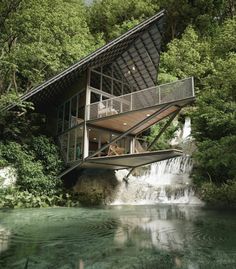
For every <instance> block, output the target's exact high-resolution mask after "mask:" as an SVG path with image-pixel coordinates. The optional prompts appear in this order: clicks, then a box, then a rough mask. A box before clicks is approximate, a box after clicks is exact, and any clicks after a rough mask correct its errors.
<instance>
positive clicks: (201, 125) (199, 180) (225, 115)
mask: <svg viewBox="0 0 236 269" xmlns="http://www.w3.org/2000/svg"><path fill="white" fill-rule="evenodd" d="M214 29H215V33H214V34H213V33H211V35H207V36H204V35H202V33H201V34H200V33H199V32H197V31H196V30H194V28H192V27H188V28H187V29H186V31H185V32H184V34H183V35H182V37H181V39H174V40H173V41H172V42H171V43H170V44H169V45H168V50H167V51H166V52H165V53H163V56H162V63H161V72H162V76H166V77H168V76H170V77H171V76H172V77H178V78H183V77H186V76H192V75H193V76H194V77H195V82H196V90H197V91H196V92H197V100H196V105H195V107H194V109H192V110H189V112H188V113H189V115H190V117H191V118H192V123H193V125H192V134H193V136H194V138H195V141H196V145H197V150H196V152H195V154H194V156H193V157H194V160H195V169H194V171H193V178H194V180H195V183H196V184H197V185H199V186H200V185H201V184H203V188H205V187H206V192H205V195H203V196H202V198H203V199H205V200H206V201H210V200H211V199H212V201H213V199H215V201H217V200H219V199H221V195H222V196H225V195H226V193H227V191H229V195H231V194H230V193H231V187H232V186H234V185H235V181H236V178H235V175H236V170H235V169H236V154H235V152H236V136H235V134H236V102H235V101H236V92H235V87H236V74H235V70H236V53H235V51H236V40H235V30H236V19H235V18H234V19H229V20H226V21H225V22H224V23H223V24H222V25H217V26H215V28H214ZM209 180H210V181H211V182H212V183H211V184H213V185H205V183H204V182H208V181H209ZM229 180H230V182H231V181H232V182H233V183H232V184H231V183H230V184H229V186H228V184H227V182H229ZM214 184H216V185H214ZM220 186H221V187H220ZM232 188H233V187H232ZM213 195H215V198H213ZM211 196H212V197H211ZM230 197H231V196H230ZM222 199H225V201H226V200H227V199H228V200H229V201H232V197H231V198H229V197H228V198H222Z"/></svg>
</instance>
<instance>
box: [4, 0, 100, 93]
mask: <svg viewBox="0 0 236 269" xmlns="http://www.w3.org/2000/svg"><path fill="white" fill-rule="evenodd" d="M13 3H14V1H10V3H8V2H7V1H6V0H4V1H3V2H2V3H1V4H0V10H1V13H3V14H4V18H3V19H2V22H3V24H2V27H1V28H2V29H3V30H2V33H1V36H0V43H1V44H2V51H1V57H0V70H1V71H0V94H2V93H3V92H6V91H9V90H11V89H14V91H19V92H22V91H27V90H29V89H30V88H32V87H33V86H35V85H36V84H38V83H40V82H42V81H43V80H45V79H47V78H49V77H51V76H52V75H54V74H55V73H57V72H58V71H60V70H62V69H65V68H66V67H68V66H69V65H71V64H72V63H73V62H75V61H77V60H78V59H79V58H81V57H83V56H85V55H87V54H88V53H89V52H91V51H93V50H94V49H95V48H96V47H97V46H100V45H101V43H102V42H101V39H100V38H97V39H95V38H94V37H92V36H91V34H90V31H89V28H88V26H87V22H86V9H85V7H84V4H83V2H82V0H77V1H74V0H68V1H65V0H40V1H39V0H22V1H16V2H15V3H17V4H14V6H13V7H12V5H13Z"/></svg>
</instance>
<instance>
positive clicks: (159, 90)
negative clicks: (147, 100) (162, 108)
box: [158, 86, 161, 104]
mask: <svg viewBox="0 0 236 269" xmlns="http://www.w3.org/2000/svg"><path fill="white" fill-rule="evenodd" d="M158 92H159V104H160V103H161V87H160V86H158Z"/></svg>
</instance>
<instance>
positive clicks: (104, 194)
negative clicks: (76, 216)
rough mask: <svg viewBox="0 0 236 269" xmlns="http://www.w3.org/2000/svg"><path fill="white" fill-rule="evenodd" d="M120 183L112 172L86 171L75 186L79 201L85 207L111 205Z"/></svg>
mask: <svg viewBox="0 0 236 269" xmlns="http://www.w3.org/2000/svg"><path fill="white" fill-rule="evenodd" d="M119 184H120V182H119V181H118V180H117V178H116V176H115V172H114V171H112V170H100V169H99V170H98V169H93V170H86V171H84V172H83V173H82V174H81V175H79V177H78V180H77V182H76V184H75V186H74V192H75V193H78V197H79V198H78V199H79V202H80V203H81V204H84V205H101V204H110V203H111V202H112V201H113V200H114V198H115V194H116V190H117V189H118V185H119Z"/></svg>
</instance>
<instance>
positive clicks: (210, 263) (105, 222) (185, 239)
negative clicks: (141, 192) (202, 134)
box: [0, 205, 236, 269]
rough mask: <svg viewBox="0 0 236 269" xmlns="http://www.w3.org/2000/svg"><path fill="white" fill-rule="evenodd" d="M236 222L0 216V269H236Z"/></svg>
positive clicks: (129, 210) (94, 214)
mask: <svg viewBox="0 0 236 269" xmlns="http://www.w3.org/2000/svg"><path fill="white" fill-rule="evenodd" d="M235 228H236V215H235V214H234V212H232V211H231V212H225V211H216V210H214V211H213V210H203V209H201V208H200V207H189V206H188V207H186V206H185V207H184V206H182V207H176V206H167V205H161V206H113V207H106V208H87V209H86V208H55V209H25V210H9V211H0V268H24V267H25V264H26V262H27V260H28V269H30V268H42V269H44V268H59V269H62V268H63V269H66V268H76V269H95V268H97V269H103V268H107V269H111V268H114V269H115V268H122V269H123V268H137V269H138V268H141V269H143V268H145V269H148V268H150V269H155V268H163V269H166V268H186V269H200V268H214V269H215V268H224V269H225V268H230V269H233V268H236V235H235V230H236V229H235Z"/></svg>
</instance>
